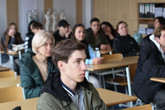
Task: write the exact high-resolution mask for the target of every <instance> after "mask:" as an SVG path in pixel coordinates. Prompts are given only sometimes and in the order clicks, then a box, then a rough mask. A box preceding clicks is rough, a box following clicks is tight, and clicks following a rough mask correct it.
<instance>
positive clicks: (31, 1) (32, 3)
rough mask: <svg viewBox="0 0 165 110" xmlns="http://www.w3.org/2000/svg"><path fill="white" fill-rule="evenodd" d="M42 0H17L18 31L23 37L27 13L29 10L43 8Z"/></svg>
mask: <svg viewBox="0 0 165 110" xmlns="http://www.w3.org/2000/svg"><path fill="white" fill-rule="evenodd" d="M43 9H44V0H19V28H20V29H19V31H20V33H21V35H22V38H23V39H24V38H25V37H26V36H25V34H26V33H27V30H28V22H27V13H28V11H29V10H43Z"/></svg>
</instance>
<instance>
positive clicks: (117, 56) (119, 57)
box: [102, 53, 123, 63]
mask: <svg viewBox="0 0 165 110" xmlns="http://www.w3.org/2000/svg"><path fill="white" fill-rule="evenodd" d="M102 57H104V60H103V63H106V62H109V61H116V60H122V59H123V55H122V54H121V53H115V54H111V55H103V56H102Z"/></svg>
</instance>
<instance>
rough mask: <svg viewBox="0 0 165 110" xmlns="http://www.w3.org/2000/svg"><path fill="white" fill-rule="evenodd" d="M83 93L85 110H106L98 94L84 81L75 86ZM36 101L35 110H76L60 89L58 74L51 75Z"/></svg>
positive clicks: (67, 96) (64, 92) (63, 90)
mask: <svg viewBox="0 0 165 110" xmlns="http://www.w3.org/2000/svg"><path fill="white" fill-rule="evenodd" d="M77 86H78V87H80V89H81V90H82V91H83V93H84V100H83V101H84V106H85V109H86V110H106V105H105V104H104V102H103V101H102V100H101V99H100V97H99V94H98V92H97V91H96V89H95V88H94V87H93V85H92V84H91V83H89V82H88V81H87V80H86V79H84V81H83V82H81V83H78V84H77ZM41 93H42V94H41V96H40V98H39V100H38V104H37V110H78V108H77V107H76V105H75V104H73V102H72V99H71V98H70V96H69V95H68V94H67V92H66V90H65V89H64V88H63V87H62V84H61V81H60V73H59V72H58V73H57V72H56V73H54V74H51V77H50V79H49V80H47V82H46V84H45V85H44V87H43V89H42V91H41Z"/></svg>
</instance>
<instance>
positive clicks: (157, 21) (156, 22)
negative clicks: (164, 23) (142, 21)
mask: <svg viewBox="0 0 165 110" xmlns="http://www.w3.org/2000/svg"><path fill="white" fill-rule="evenodd" d="M160 26H161V24H160V23H159V20H158V19H155V21H154V28H155V29H156V28H158V27H160Z"/></svg>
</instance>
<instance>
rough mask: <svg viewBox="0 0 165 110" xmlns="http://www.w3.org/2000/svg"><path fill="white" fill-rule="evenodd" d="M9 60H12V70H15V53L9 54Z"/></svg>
mask: <svg viewBox="0 0 165 110" xmlns="http://www.w3.org/2000/svg"><path fill="white" fill-rule="evenodd" d="M9 58H10V59H9V60H10V66H11V70H14V56H13V55H9Z"/></svg>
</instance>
